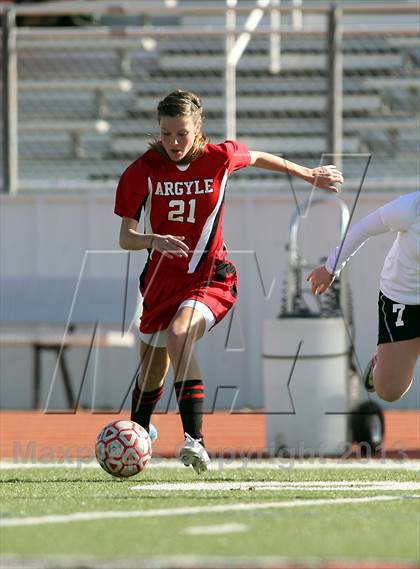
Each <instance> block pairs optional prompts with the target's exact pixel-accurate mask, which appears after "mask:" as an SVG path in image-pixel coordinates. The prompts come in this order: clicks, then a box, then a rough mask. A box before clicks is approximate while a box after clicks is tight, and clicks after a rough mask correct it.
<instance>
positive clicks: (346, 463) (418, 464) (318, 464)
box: [0, 458, 420, 472]
mask: <svg viewBox="0 0 420 569" xmlns="http://www.w3.org/2000/svg"><path fill="white" fill-rule="evenodd" d="M31 468H80V469H85V468H88V469H89V468H98V469H99V468H100V467H99V465H98V463H97V462H96V460H85V459H83V458H82V459H74V460H71V459H66V460H60V459H57V461H55V462H44V461H39V462H37V461H35V460H22V461H9V460H2V461H0V471H1V470H11V469H31ZM148 468H174V469H181V470H184V469H185V466H184V465H183V464H182V463H181V462H180V461H179V460H176V459H172V458H155V459H152V462H151V463H150V465H149V466H148ZM294 468H296V469H298V470H317V469H321V470H335V469H337V470H365V469H366V470H405V471H407V470H409V471H411V472H413V471H414V472H420V460H416V459H389V458H383V459H382V458H374V459H368V458H360V459H357V460H353V459H339V458H336V459H334V458H308V459H293V458H290V459H285V458H278V459H248V458H244V459H243V460H240V459H235V460H230V459H228V458H226V459H222V458H215V459H214V460H213V461H212V463H211V464H210V470H216V471H222V470H248V469H249V470H265V469H268V470H293V469H294Z"/></svg>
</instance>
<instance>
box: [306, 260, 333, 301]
mask: <svg viewBox="0 0 420 569" xmlns="http://www.w3.org/2000/svg"><path fill="white" fill-rule="evenodd" d="M334 279H335V276H334V275H332V274H331V273H329V272H328V271H327V269H326V268H325V267H324V265H321V266H319V267H317V268H316V269H314V270H313V271H312V272H311V273H309V275H308V276H307V278H306V280H307V281H311V288H312V293H313V294H322V293H323V292H325V291H326V290H327V289H328V288H329V287H330V286H331V284H332V282H333V281H334Z"/></svg>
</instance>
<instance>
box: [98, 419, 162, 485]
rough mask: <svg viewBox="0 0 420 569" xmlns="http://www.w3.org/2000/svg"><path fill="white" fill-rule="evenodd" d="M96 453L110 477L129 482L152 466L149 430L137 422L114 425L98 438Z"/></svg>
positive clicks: (107, 426)
mask: <svg viewBox="0 0 420 569" xmlns="http://www.w3.org/2000/svg"><path fill="white" fill-rule="evenodd" d="M95 453H96V458H97V459H98V462H99V464H100V465H101V466H102V468H103V469H104V470H105V471H106V472H108V474H112V476H117V477H118V478H128V477H129V476H134V475H135V474H138V473H139V472H141V471H142V470H143V469H144V468H146V466H147V465H148V464H149V462H150V458H151V456H152V443H151V441H150V437H149V433H148V432H147V431H146V429H143V427H140V425H138V424H137V423H134V421H113V422H112V423H109V424H108V425H105V427H104V428H103V429H102V431H101V432H100V433H99V435H98V436H97V437H96V447H95Z"/></svg>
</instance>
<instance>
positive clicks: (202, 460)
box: [179, 433, 210, 474]
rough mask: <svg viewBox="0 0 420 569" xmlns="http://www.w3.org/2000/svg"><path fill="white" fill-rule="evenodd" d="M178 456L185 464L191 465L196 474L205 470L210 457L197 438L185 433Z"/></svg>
mask: <svg viewBox="0 0 420 569" xmlns="http://www.w3.org/2000/svg"><path fill="white" fill-rule="evenodd" d="M179 458H180V459H181V462H182V463H183V464H184V465H185V466H192V467H193V468H194V470H195V471H196V472H197V474H201V473H202V472H205V471H206V470H207V469H208V467H209V464H210V458H209V455H208V454H207V451H206V449H205V448H204V447H203V445H202V444H201V442H200V441H199V440H197V439H193V438H192V437H190V435H189V434H188V433H185V441H184V446H183V447H182V448H181V450H180V452H179Z"/></svg>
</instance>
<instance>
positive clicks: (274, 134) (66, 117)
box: [18, 14, 420, 189]
mask: <svg viewBox="0 0 420 569" xmlns="http://www.w3.org/2000/svg"><path fill="white" fill-rule="evenodd" d="M355 17H356V16H355V15H354V14H351V18H349V17H347V20H346V21H348V22H350V21H351V22H354V20H355ZM197 18H198V16H193V15H184V16H183V17H182V18H173V19H172V20H171V27H172V28H179V30H180V35H179V36H174V35H172V36H171V37H166V36H165V35H156V37H154V36H153V27H152V26H150V37H145V36H138V37H134V38H127V37H124V36H118V34H110V35H108V36H106V35H105V36H102V35H100V34H99V35H98V37H97V38H96V37H90V36H89V35H87V34H84V33H83V32H84V31H85V30H83V29H80V30H79V32H80V33H78V30H77V28H76V29H75V28H73V29H72V34H71V35H69V34H67V35H65V36H63V38H61V39H60V37H59V35H57V30H55V31H54V36H53V37H52V36H49V35H48V29H46V30H45V37H43V35H42V34H39V33H38V34H37V35H36V37H35V38H26V39H25V37H23V38H21V39H20V40H19V34H18V70H19V79H18V110H19V113H18V116H19V168H20V171H19V175H20V186H21V188H22V189H25V188H27V189H30V188H31V187H34V185H35V186H36V187H41V186H42V180H44V181H45V185H46V187H51V186H52V185H53V181H54V179H55V180H56V182H57V186H58V187H63V185H64V184H63V181H64V178H67V180H68V179H69V177H72V179H73V180H79V181H80V182H82V183H83V185H84V186H86V185H87V184H89V183H90V182H92V184H93V186H94V183H95V181H97V180H103V181H108V182H110V184H109V186H110V187H111V186H112V184H111V182H112V183H115V181H116V179H117V178H118V175H119V173H120V172H121V171H122V170H123V169H124V167H125V166H126V164H127V163H128V162H130V161H131V160H133V159H134V158H135V157H136V156H137V155H138V154H140V153H141V152H143V151H144V150H146V148H147V144H148V142H150V140H151V139H152V137H153V135H156V134H157V122H156V116H155V108H156V104H157V102H158V100H159V99H160V98H162V97H163V96H164V95H165V94H166V93H167V92H169V91H170V90H172V89H175V88H184V89H190V90H193V91H195V92H197V93H198V94H199V95H200V96H201V97H202V99H203V103H204V108H205V111H206V116H207V120H206V121H205V131H206V133H207V134H209V135H210V137H211V139H212V140H213V141H217V140H222V139H223V138H224V137H225V116H224V113H225V110H224V109H225V107H224V64H225V54H224V37H223V36H212V37H206V36H205V35H203V36H200V33H199V30H200V26H201V28H203V29H204V28H206V26H207V27H208V26H211V25H212V24H213V25H216V20H217V21H218V22H219V23H220V22H223V19H222V20H220V17H218V18H219V19H218V18H216V17H215V15H214V14H210V15H200V17H199V18H200V20H198V19H197ZM312 18H313V21H315V20H316V21H318V20H319V17H318V16H317V15H312ZM360 18H361V16H360V17H359V20H358V22H359V23H360V21H361V20H360ZM203 19H204V20H203ZM243 19H244V16H241V17H240V18H238V21H239V22H241V21H243ZM199 21H200V22H201V24H200V26H199V25H198V23H199ZM192 25H195V26H197V35H188V36H186V35H184V36H183V35H182V34H181V30H182V26H192ZM280 61H281V70H280V72H279V73H278V74H271V73H270V71H269V38H268V37H260V36H256V37H254V38H252V39H251V41H250V43H249V45H248V47H247V49H246V51H245V53H244V55H243V57H242V58H241V60H240V61H239V64H238V68H237V85H236V90H237V118H238V122H237V136H238V138H240V139H241V140H243V141H244V142H246V143H247V144H248V145H249V146H250V147H253V148H255V149H260V150H262V149H264V150H267V151H269V152H275V153H279V154H283V155H285V156H286V157H287V158H290V159H291V160H294V159H296V160H297V161H300V162H305V163H308V165H316V164H317V163H318V162H319V159H320V156H321V154H322V153H323V152H326V151H327V150H328V148H327V137H326V133H327V104H328V99H327V96H326V95H327V92H328V84H327V52H326V41H325V37H324V36H322V35H319V34H313V35H310V34H308V33H297V34H295V35H290V34H286V35H285V36H284V37H282V38H281V59H280ZM419 64H420V45H419V40H418V38H416V37H407V36H405V35H404V33H401V35H396V34H392V35H389V34H388V35H387V34H386V33H381V31H380V28H378V33H377V34H376V35H369V36H366V37H365V36H360V35H358V34H357V35H355V36H352V35H349V34H347V35H345V37H344V40H343V94H344V97H343V130H344V132H343V135H344V136H343V151H344V152H346V153H356V154H357V153H372V154H373V155H374V160H373V161H372V164H371V167H370V176H371V177H372V176H378V180H381V179H382V178H383V176H384V175H385V172H386V176H387V179H388V180H390V179H391V180H392V178H393V177H394V176H395V177H398V178H401V177H405V178H407V179H409V180H408V182H407V183H408V185H410V183H411V184H413V183H414V180H416V179H417V178H418V174H419V172H418V166H417V160H416V158H415V157H416V156H417V154H418V151H419V141H418V129H419V113H418V108H419V102H420V95H419V84H420V80H419ZM57 164H59V165H60V168H59V169H58V168H57ZM402 165H403V166H402ZM75 167H76V168H75ZM349 168H350V166H349ZM355 168H356V170H357V172H354V173H353V172H352V171H351V169H350V171H349V172H348V173H347V175H348V176H349V175H350V177H351V176H352V175H354V176H355V177H358V176H360V172H359V170H360V168H359V167H358V166H357V167H355ZM58 171H59V174H58ZM260 174H261V173H260ZM58 175H60V176H61V177H62V179H58V178H57V176H58ZM245 176H246V177H247V178H249V179H253V173H252V171H251V170H249V171H247V172H246V174H245ZM264 177H265V178H266V179H270V177H271V178H273V174H270V173H267V174H264Z"/></svg>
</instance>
